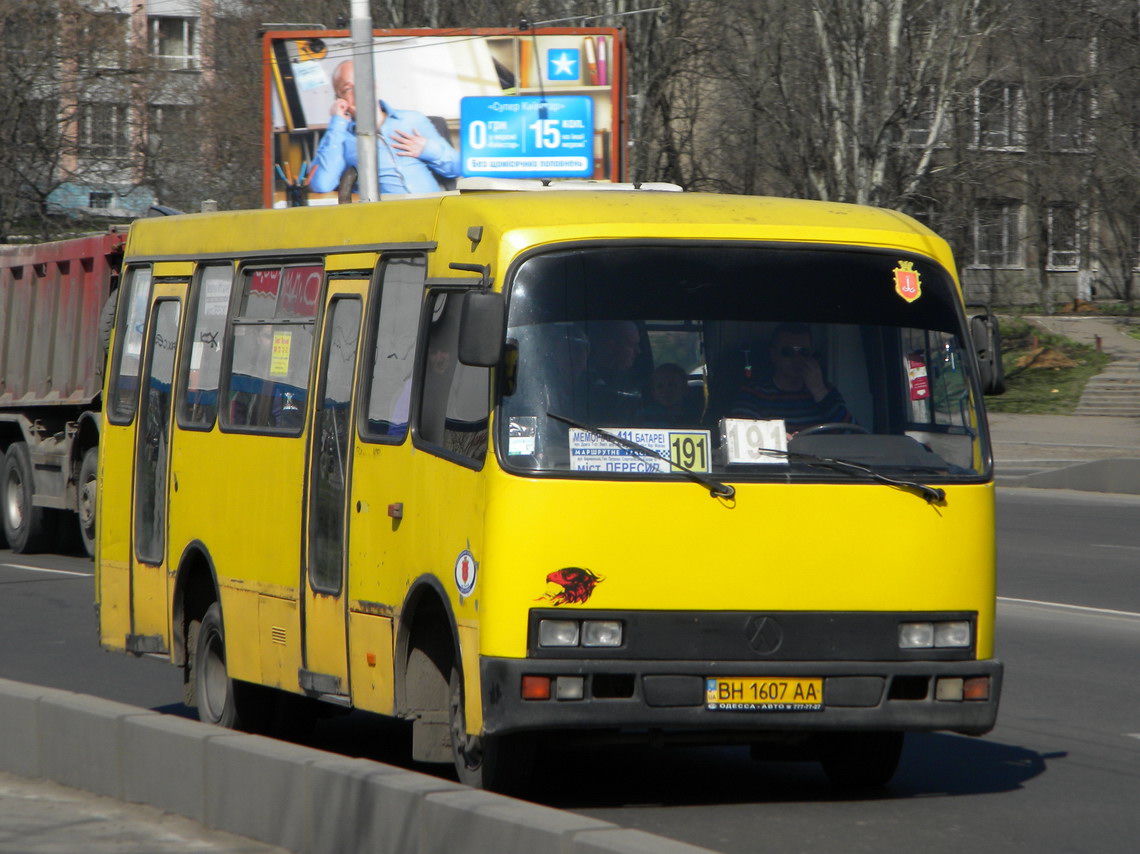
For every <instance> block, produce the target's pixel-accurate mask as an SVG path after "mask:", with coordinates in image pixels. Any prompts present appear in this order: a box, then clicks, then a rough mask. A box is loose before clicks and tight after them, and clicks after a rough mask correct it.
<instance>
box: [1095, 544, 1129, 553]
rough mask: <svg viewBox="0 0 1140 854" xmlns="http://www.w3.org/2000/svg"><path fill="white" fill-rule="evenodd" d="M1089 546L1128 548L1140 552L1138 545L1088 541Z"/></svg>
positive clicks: (1096, 547) (1097, 547)
mask: <svg viewBox="0 0 1140 854" xmlns="http://www.w3.org/2000/svg"><path fill="white" fill-rule="evenodd" d="M1089 546H1090V547H1092V548H1094V549H1128V550H1129V551H1134V552H1140V546H1118V545H1115V544H1113V543H1089Z"/></svg>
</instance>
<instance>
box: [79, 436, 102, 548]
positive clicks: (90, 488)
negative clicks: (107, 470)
mask: <svg viewBox="0 0 1140 854" xmlns="http://www.w3.org/2000/svg"><path fill="white" fill-rule="evenodd" d="M98 473H99V449H98V448H88V449H87V452H86V453H85V454H84V455H83V463H82V464H81V465H80V466H79V501H78V507H76V510H77V511H78V513H79V536H80V537H81V538H82V539H83V548H84V550H85V551H86V552H87V556H88V557H95V505H96V501H97V497H96V496H97V490H96V481H95V478H96V477H97V476H98Z"/></svg>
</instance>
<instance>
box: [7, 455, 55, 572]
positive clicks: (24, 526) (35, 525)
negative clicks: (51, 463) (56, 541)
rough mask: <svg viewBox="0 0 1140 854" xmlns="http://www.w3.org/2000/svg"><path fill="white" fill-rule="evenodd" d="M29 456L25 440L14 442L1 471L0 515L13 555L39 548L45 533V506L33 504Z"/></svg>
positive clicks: (41, 546)
mask: <svg viewBox="0 0 1140 854" xmlns="http://www.w3.org/2000/svg"><path fill="white" fill-rule="evenodd" d="M33 492H34V487H33V482H32V457H31V454H30V453H28V445H27V443H26V442H13V443H12V444H11V445H9V446H8V453H7V454H5V455H4V466H3V472H2V473H0V516H2V517H3V522H4V536H5V537H6V538H7V540H8V548H10V549H11V550H12V551H14V552H15V553H16V554H26V553H28V552H35V551H40V550H41V549H42V548H43V546H44V538H45V534H46V530H45V525H44V509H43V508H42V507H35V506H33V505H32V494H33Z"/></svg>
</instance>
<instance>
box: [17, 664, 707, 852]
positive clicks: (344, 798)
mask: <svg viewBox="0 0 1140 854" xmlns="http://www.w3.org/2000/svg"><path fill="white" fill-rule="evenodd" d="M0 722H2V725H0V770H3V771H6V772H8V773H11V774H15V775H18V776H21V777H28V778H41V779H47V780H52V781H55V782H57V783H62V784H63V785H66V786H71V787H73V788H77V789H84V790H86V791H89V792H94V793H95V794H98V795H104V796H106V797H111V798H116V799H118V800H121V801H128V802H132V803H139V804H148V805H150V806H153V807H156V808H158V809H162V810H166V811H168V812H172V813H176V814H178V815H182V816H185V817H187V818H190V819H193V820H194V821H197V822H198V823H199V824H202V825H204V826H206V827H210V828H214V829H216V830H223V831H227V832H229V833H235V834H239V835H241V836H246V837H249V838H252V839H256V840H259V841H261V842H265V843H268V844H271V845H277V846H280V847H281V848H286V849H288V850H290V851H294V852H297V854H344V852H346V851H369V852H392V854H403V852H416V854H435V852H439V854H454V852H457V851H462V852H465V854H481V852H487V854H514V852H518V854H523V852H526V854H531V852H557V854H700V852H707V849H704V848H697V847H695V846H692V845H687V844H685V843H682V842H676V841H674V840H670V839H665V838H662V837H658V836H653V835H652V834H649V833H644V832H642V831H639V830H629V829H625V828H621V827H619V826H617V825H614V824H611V823H609V822H605V821H599V820H597V819H592V818H587V817H585V816H580V815H575V814H574V813H568V812H562V811H560V810H556V809H551V808H549V807H544V806H540V805H538V804H531V803H527V802H525V801H519V800H515V799H513V798H507V797H504V796H502V795H496V794H492V793H490V792H483V791H479V790H477V789H472V788H470V787H468V786H463V785H460V784H458V783H453V782H450V781H448V780H442V779H439V778H437V777H432V776H429V775H426V774H419V773H416V772H414V771H408V770H405V769H403V768H396V767H393V766H390V765H384V764H382V763H379V762H372V761H370V760H367V759H352V758H348V757H344V756H338V755H336V754H334V753H327V752H325V751H322V750H315V749H312V748H308V747H302V746H299V745H295V744H290V743H288V742H282V741H276V740H274V739H270V738H263V737H261V736H256V735H246V734H243V733H237V732H233V731H231V730H225V729H220V728H218V727H214V726H210V725H208V724H203V723H199V722H198V721H192V720H187V719H185V718H179V717H174V716H171V715H164V714H161V713H159V712H154V711H149V710H147V709H140V708H136V707H135V706H128V705H126V704H124V703H116V702H113V701H110V700H102V699H98V698H96V697H88V696H84V695H82V694H75V693H71V692H69V691H60V690H57V689H54V688H44V687H40V686H37V685H27V684H24V683H22V682H12V681H10V680H6V679H0Z"/></svg>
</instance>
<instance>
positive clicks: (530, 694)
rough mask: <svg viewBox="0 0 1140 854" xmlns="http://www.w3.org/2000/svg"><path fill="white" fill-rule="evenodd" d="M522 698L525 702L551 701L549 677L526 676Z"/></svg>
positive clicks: (523, 682)
mask: <svg viewBox="0 0 1140 854" xmlns="http://www.w3.org/2000/svg"><path fill="white" fill-rule="evenodd" d="M522 698H523V699H524V700H549V699H550V677H549V676H524V677H523V678H522Z"/></svg>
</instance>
